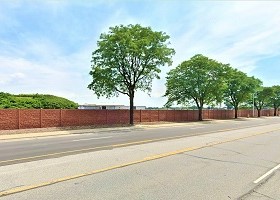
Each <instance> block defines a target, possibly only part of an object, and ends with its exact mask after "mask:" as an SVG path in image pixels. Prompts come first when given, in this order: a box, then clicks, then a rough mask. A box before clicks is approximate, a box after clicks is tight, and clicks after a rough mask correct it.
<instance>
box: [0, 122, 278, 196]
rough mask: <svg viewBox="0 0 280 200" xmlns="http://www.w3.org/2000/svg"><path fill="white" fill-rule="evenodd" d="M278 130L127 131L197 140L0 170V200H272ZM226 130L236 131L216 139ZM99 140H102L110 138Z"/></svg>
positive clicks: (215, 126) (275, 125)
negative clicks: (174, 135) (182, 134)
mask: <svg viewBox="0 0 280 200" xmlns="http://www.w3.org/2000/svg"><path fill="white" fill-rule="evenodd" d="M279 122H280V118H270V119H258V120H254V122H252V121H241V122H240V123H236V124H233V122H226V123H217V124H197V125H194V126H189V127H173V128H165V129H145V130H141V131H138V132H137V131H136V132H134V131H132V132H131V133H130V134H133V135H138V134H143V133H145V132H148V133H150V134H151V132H152V133H155V135H157V134H159V135H161V133H165V131H164V130H166V132H172V133H173V134H176V133H177V131H180V130H181V129H184V130H185V132H184V133H186V132H187V133H188V132H190V131H191V130H196V131H195V132H194V134H195V133H196V134H197V135H196V136H189V137H182V138H178V139H172V140H168V139H165V140H160V141H156V142H148V143H145V144H137V145H135V144H130V145H129V146H122V147H119V148H112V149H107V150H104V149H103V150H98V151H93V152H87V153H80V154H75V155H68V156H63V157H59V158H51V159H44V160H38V161H32V162H26V163H19V164H14V165H7V166H2V167H0V180H1V181H0V199H1V200H2V199H3V200H17V199H19V200H27V199H34V200H36V199H38V200H39V199H40V200H49V199H84V200H91V199H97V200H99V199H100V200H104V199H106V200H107V199H123V200H134V199H135V200H136V199H137V200H138V199H141V200H142V199H143V200H144V199H156V200H158V199H164V200H165V199H166V200H169V199H174V200H177V199H178V200H181V199H184V200H185V199H192V200H193V199H194V200H196V199H210V200H212V199H213V200H217V199H218V200H220V199H221V200H223V199H246V200H251V199H253V200H255V199H263V200H269V199H274V200H275V199H276V200H279V199H280V187H279V186H280V171H279V170H280V151H279V150H280V148H279V147H280V123H279ZM264 123H266V125H264ZM230 124H231V125H230ZM257 124H259V126H257ZM248 126H251V128H249V127H248ZM202 127H204V128H202ZM230 127H231V128H237V129H235V130H223V131H221V129H229V128H230ZM245 127H247V128H245ZM191 128H193V129H191ZM204 129H206V130H204ZM213 129H215V130H216V131H213V132H212V133H209V131H212V130H213ZM217 130H220V131H217ZM150 131H151V132H150ZM157 131H158V132H157ZM181 131H182V130H181ZM206 132H208V134H205V133H206ZM182 133H183V131H182ZM203 133H204V134H203ZM106 134H108V135H107V136H104V135H103V133H102V137H104V139H107V138H105V137H109V135H112V134H113V133H105V135H106ZM114 134H115V133H114ZM122 134H125V135H126V134H129V133H122ZM120 135H121V134H120ZM75 137H78V136H75ZM75 137H74V136H73V137H68V139H70V138H71V139H72V140H73V139H74V140H77V138H75ZM87 137H89V136H87ZM100 137H101V136H100ZM118 137H119V136H118ZM118 137H117V138H118ZM89 138H90V137H89ZM48 139H51V141H52V140H53V139H55V138H48ZM48 139H47V140H48ZM57 139H58V138H57ZM60 139H62V138H60ZM63 139H66V138H63ZM79 139H86V138H79ZM87 139H88V138H87ZM140 139H142V138H141V137H140ZM44 140H45V139H44ZM81 141H88V140H81ZM93 141H95V140H93ZM22 142H32V141H31V140H28V141H22ZM122 142H123V141H122ZM7 144H11V143H6V144H5V145H7Z"/></svg>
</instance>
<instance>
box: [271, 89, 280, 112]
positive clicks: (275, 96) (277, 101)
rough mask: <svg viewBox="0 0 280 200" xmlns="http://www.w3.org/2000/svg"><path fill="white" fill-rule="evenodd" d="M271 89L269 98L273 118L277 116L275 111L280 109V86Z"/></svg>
mask: <svg viewBox="0 0 280 200" xmlns="http://www.w3.org/2000/svg"><path fill="white" fill-rule="evenodd" d="M271 88H272V92H273V93H272V96H271V98H270V104H271V105H272V107H273V108H274V116H276V115H277V110H278V109H279V107H280V85H274V86H272V87H271Z"/></svg>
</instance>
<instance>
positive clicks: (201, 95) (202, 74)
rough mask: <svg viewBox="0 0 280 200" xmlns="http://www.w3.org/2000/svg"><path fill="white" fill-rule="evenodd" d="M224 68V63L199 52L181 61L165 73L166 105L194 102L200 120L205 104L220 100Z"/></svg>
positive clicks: (223, 84) (222, 89)
mask: <svg viewBox="0 0 280 200" xmlns="http://www.w3.org/2000/svg"><path fill="white" fill-rule="evenodd" d="M225 69H226V65H224V64H222V63H219V62H217V61H215V60H212V59H209V58H207V57H205V56H203V55H201V54H198V55H195V56H193V57H192V58H191V59H190V60H187V61H184V62H182V63H181V64H180V65H179V66H177V67H176V68H175V69H172V70H170V72H168V74H167V82H166V87H167V89H166V93H165V95H164V96H166V97H168V101H167V103H166V105H167V106H170V105H171V104H172V103H173V102H176V103H177V104H183V105H186V104H187V103H189V102H194V103H195V104H196V106H197V108H198V110H199V116H198V120H200V121H201V120H202V109H203V106H204V105H205V104H208V105H209V104H211V103H213V102H217V103H218V102H221V101H222V97H223V91H224V88H225V83H224V73H225Z"/></svg>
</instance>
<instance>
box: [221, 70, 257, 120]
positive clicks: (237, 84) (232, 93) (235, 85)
mask: <svg viewBox="0 0 280 200" xmlns="http://www.w3.org/2000/svg"><path fill="white" fill-rule="evenodd" d="M226 77H227V78H226V83H227V88H226V90H225V93H224V100H225V104H226V105H228V104H230V105H232V106H233V107H234V110H235V115H234V116H235V118H237V114H238V109H239V105H240V104H241V103H243V102H246V101H248V99H250V98H251V96H252V93H253V92H254V91H255V90H256V88H257V87H259V86H260V85H261V81H260V80H259V79H255V78H254V77H248V76H247V75H246V74H245V73H243V72H241V71H239V70H237V69H233V68H231V67H229V68H228V73H227V75H226Z"/></svg>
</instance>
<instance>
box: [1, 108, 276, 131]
mask: <svg viewBox="0 0 280 200" xmlns="http://www.w3.org/2000/svg"><path fill="white" fill-rule="evenodd" d="M257 114H258V112H257V110H256V111H255V116H257ZM252 115H253V111H252V110H239V111H238V116H239V117H252ZM261 115H262V116H273V110H263V111H262V112H261ZM203 118H204V119H232V118H234V111H233V110H203ZM197 119H198V111H197V110H135V111H134V121H135V123H141V122H157V121H169V122H184V121H197ZM128 123H129V110H66V109H65V110H60V109H2V110H0V130H5V129H24V128H46V127H65V126H89V125H112V124H128Z"/></svg>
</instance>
